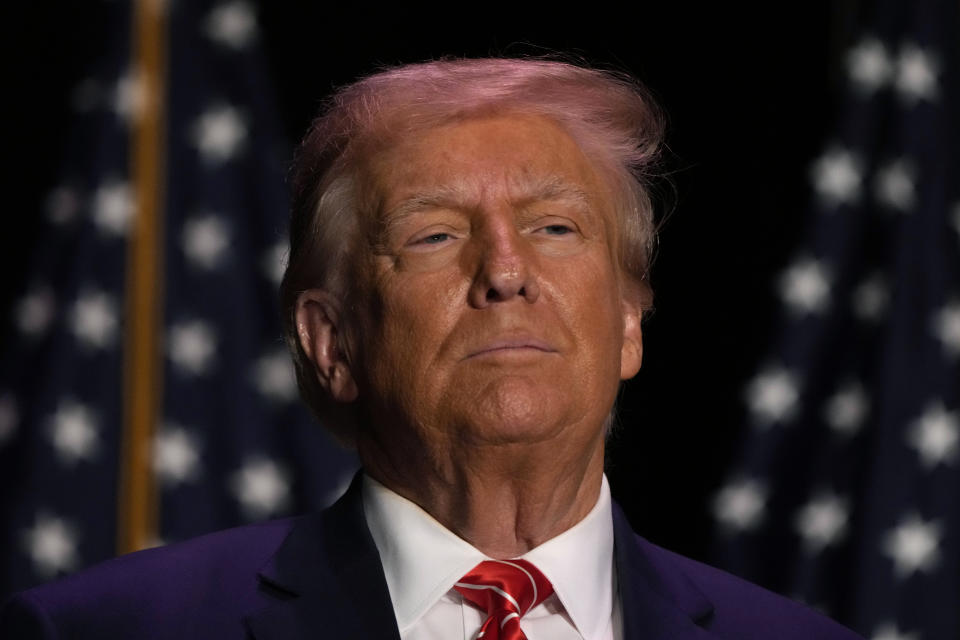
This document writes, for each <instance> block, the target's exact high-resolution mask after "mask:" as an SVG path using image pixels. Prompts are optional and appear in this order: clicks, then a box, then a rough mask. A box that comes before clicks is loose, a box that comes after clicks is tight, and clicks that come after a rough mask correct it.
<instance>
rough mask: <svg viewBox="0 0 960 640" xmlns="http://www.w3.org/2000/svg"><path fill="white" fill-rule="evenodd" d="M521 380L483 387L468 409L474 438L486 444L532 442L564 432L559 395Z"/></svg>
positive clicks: (516, 378)
mask: <svg viewBox="0 0 960 640" xmlns="http://www.w3.org/2000/svg"><path fill="white" fill-rule="evenodd" d="M556 389H557V387H555V386H548V387H546V388H544V387H542V386H541V385H538V384H536V383H534V382H532V381H530V380H528V379H526V378H523V377H505V378H501V379H498V380H496V381H495V382H492V383H489V384H487V385H485V386H484V387H483V388H482V389H481V390H480V391H481V392H480V394H478V397H477V399H476V402H475V403H474V405H473V406H472V407H471V411H470V412H469V413H470V419H469V420H467V422H469V423H470V424H471V427H470V431H471V432H472V434H471V435H472V436H473V439H475V440H477V441H483V442H485V443H487V444H513V443H517V444H520V443H534V442H541V441H544V440H549V439H550V438H552V437H554V436H556V435H557V434H558V433H560V432H561V431H562V430H563V414H564V412H563V410H562V404H561V401H562V398H561V397H560V396H561V395H562V394H558V393H557V392H556Z"/></svg>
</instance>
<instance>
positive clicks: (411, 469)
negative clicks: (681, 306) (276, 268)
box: [298, 115, 642, 557]
mask: <svg viewBox="0 0 960 640" xmlns="http://www.w3.org/2000/svg"><path fill="white" fill-rule="evenodd" d="M363 183H364V185H365V188H367V189H369V191H368V193H369V195H371V196H372V197H373V201H374V202H376V203H377V207H376V209H377V213H376V215H375V216H374V217H373V218H372V219H368V220H365V221H364V223H363V224H362V225H361V228H362V232H361V240H360V243H359V245H360V250H359V251H358V252H357V257H356V259H357V260H358V263H357V264H356V268H357V273H358V274H359V275H358V278H357V282H356V284H355V286H356V289H355V295H353V296H352V297H351V303H350V304H349V305H343V304H342V302H341V301H337V300H335V299H333V298H332V297H331V296H329V295H328V294H325V293H324V292H322V291H317V290H313V291H308V292H306V293H305V294H303V296H301V299H300V305H299V307H298V313H299V315H298V325H299V330H300V334H301V342H302V343H303V346H304V349H305V351H306V353H307V354H308V355H309V356H310V357H311V359H312V360H313V361H314V362H316V363H317V371H318V376H319V379H320V380H321V382H322V383H323V384H324V385H325V387H326V388H328V389H329V390H330V393H331V395H332V396H333V397H334V398H335V399H337V400H339V401H342V402H354V401H355V402H358V404H359V406H360V407H361V413H360V415H361V424H362V425H363V426H362V428H361V431H360V433H359V436H358V450H359V453H360V457H361V460H362V461H363V464H364V468H365V469H366V471H367V472H368V473H370V474H371V475H373V476H374V477H376V478H377V479H379V480H380V481H381V482H383V483H384V484H386V485H387V486H389V487H391V488H392V489H394V490H395V491H397V492H398V493H400V494H402V495H404V496H406V497H408V498H410V499H411V500H413V501H414V502H417V503H418V504H420V505H421V506H422V507H424V508H425V509H426V510H427V511H428V512H429V513H431V514H432V515H433V516H434V517H435V518H437V519H438V520H439V521H440V522H441V523H443V524H444V525H446V526H447V527H448V528H450V529H451V530H453V531H454V532H456V533H458V534H459V535H461V536H462V537H464V538H465V539H467V540H468V541H470V542H471V543H473V544H474V545H475V546H477V547H478V548H480V549H481V550H484V551H485V552H487V553H488V555H494V556H501V557H508V556H515V555H518V554H519V553H523V552H524V551H526V550H528V549H529V548H532V547H533V546H536V545H537V544H539V543H541V542H543V541H545V540H547V539H549V538H550V537H553V535H556V534H557V533H559V532H561V531H563V530H564V529H566V528H568V527H570V526H572V525H573V524H575V523H576V522H577V521H578V520H579V519H581V518H582V517H583V516H584V515H586V513H587V512H588V511H589V510H590V508H591V507H592V506H593V504H594V502H595V501H596V497H597V492H598V490H599V486H600V477H601V474H602V469H603V447H604V430H605V429H604V427H605V420H606V417H607V415H608V414H609V411H610V408H611V406H612V404H613V401H614V397H615V394H616V391H617V386H618V384H619V381H620V380H623V379H627V378H630V377H632V376H633V375H635V374H636V372H637V371H638V369H639V367H640V360H641V354H642V346H641V334H640V314H641V310H640V309H639V307H638V306H637V305H636V304H635V303H632V302H630V296H628V295H626V293H625V292H626V289H627V287H626V285H625V283H624V281H623V278H624V276H623V275H622V273H621V270H620V268H619V267H618V264H617V258H616V250H615V247H616V246H617V242H618V236H617V226H616V223H615V220H614V216H613V212H612V206H611V199H610V195H609V191H608V187H607V185H606V183H605V182H604V181H603V180H602V179H601V177H600V176H599V175H598V174H597V172H596V171H595V169H594V168H593V166H592V165H591V163H590V162H589V161H588V159H587V158H586V157H585V155H584V154H583V153H582V152H581V151H580V149H579V148H578V147H577V145H576V144H575V142H574V141H573V140H572V139H571V138H570V137H569V136H568V135H567V134H566V133H565V132H564V131H563V129H561V128H560V127H559V126H558V125H556V124H555V123H553V122H552V121H550V120H547V119H545V118H541V117H535V116H520V115H501V116H491V117H484V118H474V119H468V120H465V121H460V122H455V123H452V124H447V125H444V126H440V127H437V128H434V129H431V130H429V131H427V132H425V133H422V134H420V135H417V136H415V137H411V138H410V139H407V140H404V141H401V142H400V143H399V144H396V145H394V146H393V147H391V148H389V149H388V150H387V151H386V152H385V153H381V154H379V155H377V156H376V158H375V159H374V160H373V161H372V162H371V163H370V164H369V165H368V166H367V167H366V172H365V174H364V177H363ZM491 515H492V516H493V518H491Z"/></svg>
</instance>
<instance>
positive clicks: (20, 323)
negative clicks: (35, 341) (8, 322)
mask: <svg viewBox="0 0 960 640" xmlns="http://www.w3.org/2000/svg"><path fill="white" fill-rule="evenodd" d="M54 306H55V305H54V300H53V291H52V290H51V289H50V287H47V286H39V287H36V288H35V289H33V290H32V291H30V292H29V293H27V295H25V296H24V297H23V298H21V299H20V302H18V303H17V308H16V311H15V314H16V322H17V328H18V329H19V330H20V332H21V333H23V334H24V335H28V336H32V337H36V336H40V335H43V334H44V333H46V331H47V329H48V328H49V327H50V322H51V321H52V320H53V310H54Z"/></svg>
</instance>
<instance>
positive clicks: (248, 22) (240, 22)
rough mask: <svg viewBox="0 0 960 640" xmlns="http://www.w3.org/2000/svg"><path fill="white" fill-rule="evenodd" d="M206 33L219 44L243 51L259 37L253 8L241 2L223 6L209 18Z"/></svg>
mask: <svg viewBox="0 0 960 640" xmlns="http://www.w3.org/2000/svg"><path fill="white" fill-rule="evenodd" d="M206 32H207V36H209V37H210V39H211V40H213V41H214V42H216V43H218V44H221V45H224V46H227V47H231V48H233V49H243V48H244V47H246V46H247V45H248V44H250V42H251V41H252V40H253V39H254V38H255V37H256V35H257V18H256V15H254V12H253V7H251V6H250V4H249V3H247V2H242V1H240V0H237V1H235V2H227V3H224V4H221V5H220V6H218V7H216V8H214V9H213V10H212V11H211V12H210V15H209V16H208V17H207V23H206Z"/></svg>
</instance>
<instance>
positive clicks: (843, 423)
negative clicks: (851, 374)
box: [824, 382, 869, 436]
mask: <svg viewBox="0 0 960 640" xmlns="http://www.w3.org/2000/svg"><path fill="white" fill-rule="evenodd" d="M868 408H869V400H868V398H867V393H866V391H865V390H864V388H863V385H861V384H860V383H859V382H849V383H847V384H845V385H844V386H843V387H842V388H841V389H840V390H839V391H837V392H836V393H835V394H833V396H831V397H830V399H829V400H828V401H827V405H826V407H825V408H824V418H825V419H826V421H827V424H828V425H830V428H831V429H832V430H833V431H835V432H837V433H839V434H841V435H844V436H852V435H854V434H855V433H857V432H858V431H860V428H861V427H862V426H863V422H864V419H865V418H866V416H867V411H868Z"/></svg>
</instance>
